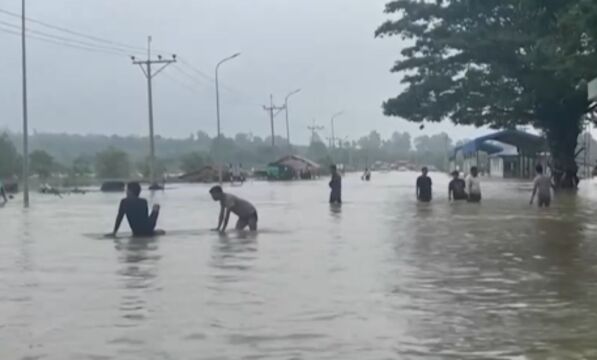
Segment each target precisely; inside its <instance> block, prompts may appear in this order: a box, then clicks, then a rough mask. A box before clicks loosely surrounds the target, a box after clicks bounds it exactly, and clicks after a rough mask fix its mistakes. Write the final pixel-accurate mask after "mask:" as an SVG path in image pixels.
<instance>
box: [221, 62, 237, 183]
mask: <svg viewBox="0 0 597 360" xmlns="http://www.w3.org/2000/svg"><path fill="white" fill-rule="evenodd" d="M239 56H240V53H236V54H234V55H232V56H229V57H227V58H225V59H222V60H221V61H220V62H219V63H218V64H217V65H216V116H217V121H218V137H217V138H216V158H219V157H220V155H221V151H220V143H221V142H220V137H221V135H222V129H221V125H220V78H219V70H220V66H221V65H222V64H223V63H225V62H227V61H230V60H232V59H235V58H237V57H239ZM216 160H217V161H218V162H219V169H218V180H219V181H220V185H221V184H222V183H223V175H222V171H223V170H222V159H216Z"/></svg>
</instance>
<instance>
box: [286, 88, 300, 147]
mask: <svg viewBox="0 0 597 360" xmlns="http://www.w3.org/2000/svg"><path fill="white" fill-rule="evenodd" d="M299 92H301V89H297V90H294V91H293V92H291V93H290V94H288V95H286V99H284V109H285V110H286V141H287V142H288V151H289V152H290V150H291V149H292V145H291V144H290V123H289V121H288V99H290V97H291V96H293V95H296V94H298V93H299Z"/></svg>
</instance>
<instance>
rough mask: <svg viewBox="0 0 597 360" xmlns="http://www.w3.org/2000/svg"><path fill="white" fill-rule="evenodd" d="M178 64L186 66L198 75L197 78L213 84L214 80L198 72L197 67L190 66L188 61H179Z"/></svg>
mask: <svg viewBox="0 0 597 360" xmlns="http://www.w3.org/2000/svg"><path fill="white" fill-rule="evenodd" d="M179 61H180V63H181V64H183V65H184V66H186V67H187V68H189V69H191V70H192V71H193V72H195V73H196V74H198V75H199V76H201V77H202V78H204V79H207V80H209V81H211V82H215V81H216V79H215V78H213V77H211V76H209V75H207V74H206V73H204V72H203V71H201V70H199V69H198V68H197V67H195V66H193V65H191V64H190V63H189V62H188V61H185V60H184V59H179Z"/></svg>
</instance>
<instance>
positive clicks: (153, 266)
mask: <svg viewBox="0 0 597 360" xmlns="http://www.w3.org/2000/svg"><path fill="white" fill-rule="evenodd" d="M115 243H116V245H115V248H116V250H117V251H118V255H119V262H120V263H121V265H122V267H121V268H120V269H119V270H118V272H117V274H118V275H119V276H120V280H121V281H122V283H123V290H124V293H123V296H122V300H121V304H120V310H121V312H122V318H123V319H124V320H125V321H126V323H125V324H124V325H123V326H136V325H138V324H139V323H140V322H143V321H144V320H146V316H147V314H148V313H149V312H150V309H148V299H147V297H148V295H150V294H151V293H152V292H150V291H147V290H149V289H152V288H155V286H156V284H155V279H156V278H157V277H158V268H159V266H158V265H159V261H160V259H161V256H160V255H159V254H157V251H158V250H159V246H158V241H157V240H156V239H153V238H130V239H126V240H115Z"/></svg>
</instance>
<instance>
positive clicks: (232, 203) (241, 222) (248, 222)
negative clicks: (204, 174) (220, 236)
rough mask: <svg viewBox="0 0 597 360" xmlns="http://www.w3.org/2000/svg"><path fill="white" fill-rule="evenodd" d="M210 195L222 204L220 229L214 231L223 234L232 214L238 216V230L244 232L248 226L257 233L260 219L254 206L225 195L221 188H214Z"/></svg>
mask: <svg viewBox="0 0 597 360" xmlns="http://www.w3.org/2000/svg"><path fill="white" fill-rule="evenodd" d="M209 193H210V194H211V197H212V199H214V201H219V202H220V217H219V218H218V227H217V228H215V229H214V231H219V232H222V233H223V232H225V231H226V227H228V220H229V219H230V213H234V214H235V215H236V216H238V221H237V223H236V230H244V229H245V228H246V227H247V226H248V227H249V229H250V230H251V231H257V221H258V220H259V218H258V216H257V210H256V209H255V207H254V206H253V204H251V203H250V202H248V201H247V200H244V199H241V198H239V197H237V196H234V195H232V194H227V193H225V192H224V190H222V187H221V186H214V187H212V188H211V190H209Z"/></svg>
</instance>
